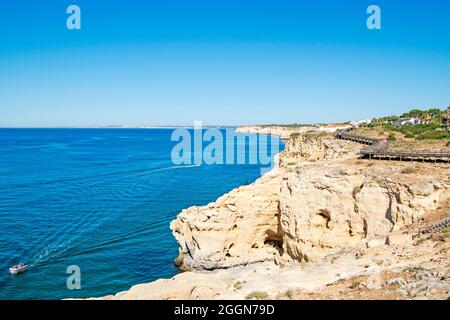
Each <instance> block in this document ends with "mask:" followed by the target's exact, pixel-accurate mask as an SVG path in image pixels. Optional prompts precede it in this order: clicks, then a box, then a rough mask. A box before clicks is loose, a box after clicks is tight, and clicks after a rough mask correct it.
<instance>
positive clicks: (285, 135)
mask: <svg viewBox="0 0 450 320" xmlns="http://www.w3.org/2000/svg"><path fill="white" fill-rule="evenodd" d="M317 130H318V129H317V127H314V126H244V127H238V128H236V132H240V133H260V134H269V135H273V136H278V137H280V138H281V139H289V137H290V136H291V134H293V133H296V134H298V133H305V132H309V131H317Z"/></svg>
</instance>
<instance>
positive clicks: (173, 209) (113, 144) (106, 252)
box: [0, 129, 261, 299]
mask: <svg viewBox="0 0 450 320" xmlns="http://www.w3.org/2000/svg"><path fill="white" fill-rule="evenodd" d="M171 133H172V130H169V129H0V299H61V298H70V297H91V296H102V295H107V294H113V293H116V292H118V291H122V290H126V289H128V288H129V287H130V286H132V285H134V284H138V283H144V282H149V281H152V280H155V279H158V278H162V277H171V276H173V275H174V274H176V273H177V272H178V271H177V269H176V268H175V267H174V265H173V260H174V258H175V257H176V255H177V243H176V242H175V240H174V238H173V236H172V234H171V232H170V229H169V223H170V221H171V220H173V219H174V218H175V216H176V214H177V213H179V212H180V211H181V210H182V209H183V208H186V207H189V206H191V205H205V204H207V203H209V202H211V201H214V200H215V199H216V198H217V197H219V196H221V195H222V194H224V193H226V192H228V191H230V190H232V189H233V188H235V187H237V186H240V185H243V184H248V183H251V182H253V181H254V180H256V179H257V178H258V177H259V176H260V175H261V170H260V169H261V165H260V164H256V165H250V164H246V165H199V166H197V165H174V164H173V162H172V161H171V151H172V148H173V146H174V145H175V144H176V142H172V141H170V136H171ZM227 143H230V141H227ZM248 143H249V142H248V141H246V144H248ZM247 152H248V151H247ZM21 261H23V262H26V263H28V264H29V265H30V268H29V270H28V271H27V272H25V273H23V274H20V275H17V276H11V275H10V274H9V273H8V268H9V266H11V265H13V264H16V263H19V262H21ZM70 265H77V266H79V267H80V269H81V289H80V290H69V289H67V285H66V281H67V278H68V276H69V274H67V273H66V271H67V267H68V266H70Z"/></svg>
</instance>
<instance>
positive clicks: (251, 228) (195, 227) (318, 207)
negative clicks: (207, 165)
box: [171, 129, 450, 270]
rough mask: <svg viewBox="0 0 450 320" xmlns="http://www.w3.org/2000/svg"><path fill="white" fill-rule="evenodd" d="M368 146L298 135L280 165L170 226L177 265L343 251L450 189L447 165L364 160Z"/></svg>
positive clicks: (380, 236) (416, 215)
mask: <svg viewBox="0 0 450 320" xmlns="http://www.w3.org/2000/svg"><path fill="white" fill-rule="evenodd" d="M241 131H244V129H241ZM252 132H253V131H252ZM360 148H361V146H360V145H359V144H356V143H353V142H349V141H341V140H336V139H334V138H333V137H331V136H327V135H322V134H317V133H314V134H309V133H308V134H303V133H301V134H298V133H296V134H291V135H290V138H289V140H288V142H287V145H286V149H285V150H284V151H283V152H282V153H281V154H280V156H279V161H278V164H277V167H276V168H275V169H273V170H272V171H271V172H269V173H268V174H266V175H264V176H263V177H262V178H260V179H259V180H257V181H256V182H254V183H253V184H251V185H248V186H243V187H240V188H238V189H236V190H233V191H231V192H230V193H228V194H226V195H224V196H222V197H221V198H219V199H218V200H217V201H216V202H214V203H211V204H209V205H207V206H204V207H191V208H188V209H186V210H183V211H182V212H181V213H180V215H179V216H178V217H177V219H176V220H174V221H173V222H172V223H171V229H172V231H173V234H174V236H175V238H176V239H177V241H178V242H179V244H180V249H179V257H178V258H177V263H178V264H179V266H180V267H181V268H182V269H186V270H191V269H197V270H211V269H219V268H230V267H236V266H242V265H248V264H252V263H256V262H262V261H276V262H287V261H292V260H296V261H308V262H311V261H319V260H320V259H321V258H323V257H324V256H326V255H329V254H332V253H335V252H337V251H339V250H341V249H343V248H349V247H353V248H363V247H371V246H376V245H381V244H384V243H385V242H386V238H387V236H388V235H389V234H390V233H391V232H393V231H395V230H398V229H400V228H402V227H404V226H407V225H409V224H411V223H414V222H416V221H418V220H419V219H420V218H421V217H422V216H423V215H424V214H425V213H426V212H427V210H433V209H435V208H436V207H437V206H438V204H439V203H440V202H442V201H443V199H444V198H446V197H448V195H449V194H450V193H449V191H450V190H449V183H448V180H447V179H448V175H449V173H450V170H449V167H448V165H440V167H439V170H435V168H436V167H433V166H439V165H432V166H431V167H430V166H424V165H421V164H408V163H406V164H405V163H400V162H391V163H388V162H380V161H378V162H373V161H367V160H356V159H355V158H356V156H357V153H358V152H359V149H360ZM405 167H415V169H413V170H414V171H415V172H414V174H408V173H403V171H404V170H403V169H404V168H405ZM405 172H406V171H405Z"/></svg>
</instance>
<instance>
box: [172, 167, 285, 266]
mask: <svg viewBox="0 0 450 320" xmlns="http://www.w3.org/2000/svg"><path fill="white" fill-rule="evenodd" d="M279 186H280V182H279V180H278V173H277V169H274V170H272V171H271V172H269V173H267V174H266V175H264V176H263V177H262V178H260V179H258V180H257V181H256V182H254V183H252V184H250V185H248V186H242V187H240V188H237V189H235V190H233V191H231V192H230V193H228V194H226V195H224V196H222V197H220V198H219V199H217V201H215V202H213V203H211V204H209V205H207V206H204V207H191V208H188V209H185V210H183V211H182V212H181V213H180V214H179V215H178V217H177V219H176V220H174V221H173V222H172V223H171V224H170V228H171V229H172V231H173V234H174V236H175V238H176V240H177V241H178V243H179V244H180V249H179V258H178V259H177V261H178V262H179V264H180V267H181V268H182V269H187V270H190V269H199V270H211V269H217V268H229V267H234V266H238V265H246V264H249V263H255V262H262V261H268V260H270V261H273V259H274V256H275V255H277V254H278V250H277V248H276V245H274V244H276V243H277V242H279V241H280V235H279V232H278V200H279V196H280V194H279V192H280V187H279Z"/></svg>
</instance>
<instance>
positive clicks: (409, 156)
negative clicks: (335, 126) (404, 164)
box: [336, 128, 450, 163]
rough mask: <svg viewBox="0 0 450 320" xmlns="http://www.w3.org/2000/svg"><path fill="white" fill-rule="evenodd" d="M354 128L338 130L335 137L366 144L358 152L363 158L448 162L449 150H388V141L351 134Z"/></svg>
mask: <svg viewBox="0 0 450 320" xmlns="http://www.w3.org/2000/svg"><path fill="white" fill-rule="evenodd" d="M354 129H355V128H348V129H344V130H339V131H338V132H337V133H336V138H338V139H343V140H349V141H354V142H358V143H362V144H365V145H368V147H366V148H364V149H362V150H361V152H360V154H361V156H362V157H364V158H369V159H377V160H400V161H423V162H426V161H427V162H447V163H450V152H449V151H446V150H441V151H426V150H425V151H424V150H405V151H399V150H389V143H384V144H383V143H382V139H377V138H370V137H365V136H361V135H353V134H351V133H350V132H351V131H353V130H354Z"/></svg>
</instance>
